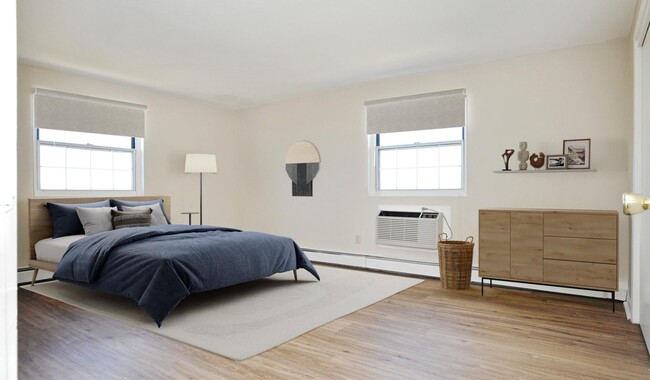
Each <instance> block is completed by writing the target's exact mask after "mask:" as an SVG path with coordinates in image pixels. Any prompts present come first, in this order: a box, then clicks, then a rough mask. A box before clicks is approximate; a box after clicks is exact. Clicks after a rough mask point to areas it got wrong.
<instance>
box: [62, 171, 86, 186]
mask: <svg viewBox="0 0 650 380" xmlns="http://www.w3.org/2000/svg"><path fill="white" fill-rule="evenodd" d="M66 177H67V186H66V189H67V190H88V189H90V169H67V172H66Z"/></svg>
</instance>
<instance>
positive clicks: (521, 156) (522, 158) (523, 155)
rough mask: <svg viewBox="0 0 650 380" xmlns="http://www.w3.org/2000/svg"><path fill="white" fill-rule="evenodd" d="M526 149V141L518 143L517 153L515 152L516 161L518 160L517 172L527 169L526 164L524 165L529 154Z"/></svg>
mask: <svg viewBox="0 0 650 380" xmlns="http://www.w3.org/2000/svg"><path fill="white" fill-rule="evenodd" d="M526 148H528V143H527V142H526V141H522V142H520V143H519V152H517V159H518V160H519V170H526V169H528V164H527V163H526V161H528V157H529V154H528V151H527V150H526Z"/></svg>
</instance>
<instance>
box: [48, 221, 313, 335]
mask: <svg viewBox="0 0 650 380" xmlns="http://www.w3.org/2000/svg"><path fill="white" fill-rule="evenodd" d="M299 268H304V269H306V270H307V271H308V272H310V273H311V274H312V275H313V276H314V277H316V278H317V279H319V280H320V278H319V276H318V273H317V272H316V269H314V267H313V266H312V264H311V262H310V261H309V259H308V258H307V257H306V256H305V254H304V253H303V252H302V250H301V249H300V247H298V245H297V244H296V243H294V241H293V240H291V239H289V238H286V237H280V236H274V235H267V234H263V233H258V232H242V231H239V230H234V229H228V228H220V227H210V226H184V225H171V224H170V225H156V226H151V227H135V228H125V229H119V230H113V231H107V232H102V233H99V234H96V235H90V236H87V237H85V238H83V239H81V240H79V241H76V242H74V243H72V244H71V245H70V247H69V248H68V251H67V252H66V253H65V255H64V256H63V258H62V259H61V262H60V263H59V265H58V268H57V270H56V272H55V273H54V278H56V279H58V280H61V281H67V282H73V283H76V284H79V285H82V286H86V287H88V288H92V289H98V290H101V291H105V292H108V293H112V294H117V295H120V296H124V297H128V298H130V299H132V300H134V301H135V302H137V303H138V305H139V306H140V307H141V308H142V309H143V310H144V311H145V312H147V313H148V314H149V315H150V316H151V317H152V318H153V320H154V321H155V322H156V324H158V326H159V327H160V325H161V323H162V321H163V319H165V317H166V316H167V315H168V314H169V313H170V312H171V311H172V310H173V309H174V308H175V307H176V305H178V303H179V302H180V301H181V300H183V299H184V298H185V297H187V296H188V295H189V294H190V293H193V292H203V291H208V290H213V289H219V288H223V287H227V286H231V285H235V284H240V283H244V282H248V281H253V280H257V279H260V278H264V277H268V276H270V275H272V274H274V273H280V272H286V271H290V270H293V269H299Z"/></svg>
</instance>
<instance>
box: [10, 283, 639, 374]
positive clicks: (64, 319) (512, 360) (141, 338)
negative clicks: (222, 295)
mask: <svg viewBox="0 0 650 380" xmlns="http://www.w3.org/2000/svg"><path fill="white" fill-rule="evenodd" d="M616 307H617V309H616V313H612V311H611V303H610V302H609V301H607V300H596V299H590V298H584V297H577V296H568V295H557V294H550V293H543V292H532V291H525V290H512V289H500V288H493V289H488V288H486V292H485V296H484V297H481V295H480V287H479V286H477V285H472V288H471V289H469V290H463V291H458V290H446V289H441V287H440V283H439V282H438V281H436V280H426V281H425V282H423V283H422V284H420V285H417V286H415V287H412V288H410V289H407V290H405V291H403V292H401V293H399V294H396V295H394V296H392V297H390V298H387V299H385V300H383V301H381V302H378V303H376V304H374V305H371V306H369V307H367V308H365V309H363V310H360V311H358V312H356V313H353V314H351V315H348V316H346V317H343V318H340V319H338V320H336V321H334V322H331V323H329V324H327V325H325V326H321V327H320V328H317V329H315V330H313V331H311V332H309V333H307V334H305V335H303V336H301V337H299V338H297V339H294V340H292V341H290V342H288V343H285V344H283V345H281V346H279V347H276V348H274V349H272V350H269V351H267V352H265V353H263V354H261V355H258V356H256V357H253V358H251V359H248V360H245V361H241V362H237V361H232V360H230V359H226V358H223V357H220V356H218V355H215V354H212V353H209V352H206V351H203V350H201V349H198V348H194V347H192V346H189V345H186V344H184V343H180V342H177V341H174V340H171V339H168V338H164V337H162V336H159V335H156V334H153V333H150V332H147V331H143V330H139V329H137V328H134V327H131V326H129V325H126V324H124V323H121V322H118V321H115V320H112V319H110V318H106V317H103V316H99V315H96V314H93V313H90V312H87V311H84V310H81V309H78V308H75V307H73V306H70V305H66V304H63V303H61V302H59V301H55V300H51V299H49V298H46V297H43V296H40V295H37V294H34V293H31V292H29V291H26V290H22V289H20V290H19V291H18V314H19V317H18V328H19V331H18V337H19V339H18V340H19V341H18V350H19V357H18V360H19V368H18V370H19V378H20V379H26V380H36V379H75V380H77V379H93V380H100V379H101V380H103V379H240V378H241V379H261V378H264V379H267V378H282V379H291V378H301V379H305V378H320V379H325V378H327V379H343V378H346V379H347V378H349V379H556V378H557V379H649V378H650V372H649V371H648V369H649V368H650V357H649V356H648V352H647V350H646V348H645V344H644V342H643V337H642V335H641V332H640V329H639V326H637V325H633V324H631V323H629V322H628V321H627V320H626V319H625V312H624V310H623V307H622V304H620V303H618V304H617V306H616ZM152 323H153V322H152Z"/></svg>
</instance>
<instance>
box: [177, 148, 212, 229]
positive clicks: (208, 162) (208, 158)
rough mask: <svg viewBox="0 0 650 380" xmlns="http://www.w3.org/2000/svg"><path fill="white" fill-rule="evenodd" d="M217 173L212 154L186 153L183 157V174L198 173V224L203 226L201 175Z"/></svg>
mask: <svg viewBox="0 0 650 380" xmlns="http://www.w3.org/2000/svg"><path fill="white" fill-rule="evenodd" d="M216 172H217V156H216V155H214V154H202V153H188V154H187V155H185V173H199V178H200V187H199V194H200V198H199V223H200V224H201V225H203V173H216Z"/></svg>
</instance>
